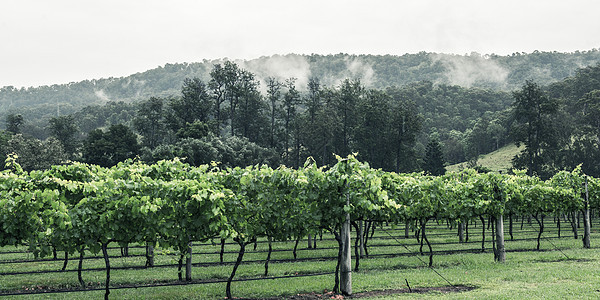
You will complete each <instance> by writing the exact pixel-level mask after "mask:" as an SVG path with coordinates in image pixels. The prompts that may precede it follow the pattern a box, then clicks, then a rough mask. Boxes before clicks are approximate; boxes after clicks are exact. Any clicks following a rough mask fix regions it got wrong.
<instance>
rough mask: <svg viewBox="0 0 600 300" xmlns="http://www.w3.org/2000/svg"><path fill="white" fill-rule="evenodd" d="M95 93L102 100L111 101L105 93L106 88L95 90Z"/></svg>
mask: <svg viewBox="0 0 600 300" xmlns="http://www.w3.org/2000/svg"><path fill="white" fill-rule="evenodd" d="M94 94H95V95H96V97H98V98H100V100H102V101H104V102H109V101H110V98H108V96H107V95H106V94H105V93H104V90H95V91H94Z"/></svg>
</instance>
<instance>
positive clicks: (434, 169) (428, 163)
mask: <svg viewBox="0 0 600 300" xmlns="http://www.w3.org/2000/svg"><path fill="white" fill-rule="evenodd" d="M444 163H445V162H444V156H443V154H442V145H441V144H440V141H439V139H438V137H437V135H435V134H434V135H432V136H431V137H430V139H429V143H427V148H426V151H425V160H424V163H423V171H425V173H427V174H428V175H433V176H440V175H444V174H445V173H446V167H444Z"/></svg>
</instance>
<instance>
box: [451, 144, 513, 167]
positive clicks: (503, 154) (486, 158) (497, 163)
mask: <svg viewBox="0 0 600 300" xmlns="http://www.w3.org/2000/svg"><path fill="white" fill-rule="evenodd" d="M523 149H524V146H521V147H517V145H515V144H509V145H506V146H504V147H502V148H500V149H498V150H496V151H494V152H490V153H488V154H484V155H481V156H479V159H478V160H477V165H479V166H482V167H486V168H488V169H490V170H492V171H496V172H498V171H501V172H502V173H506V172H508V171H510V170H511V169H512V168H513V166H512V159H513V157H515V155H517V154H519V153H520V152H521V151H522V150H523ZM468 165H469V163H468V162H462V163H458V164H454V165H450V166H447V167H446V170H448V171H459V170H462V169H465V168H467V167H468Z"/></svg>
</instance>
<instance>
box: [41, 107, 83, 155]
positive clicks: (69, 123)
mask: <svg viewBox="0 0 600 300" xmlns="http://www.w3.org/2000/svg"><path fill="white" fill-rule="evenodd" d="M48 130H49V131H50V136H52V137H54V138H55V139H57V140H58V141H60V143H61V145H62V146H63V149H64V150H65V152H66V153H67V154H68V155H69V156H71V157H72V156H73V154H74V153H75V151H76V149H77V146H78V141H77V140H76V138H75V137H76V134H77V132H78V128H77V125H76V124H75V119H74V117H73V116H71V115H67V116H60V117H53V118H51V119H50V121H48Z"/></svg>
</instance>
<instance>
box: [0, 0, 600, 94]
mask: <svg viewBox="0 0 600 300" xmlns="http://www.w3.org/2000/svg"><path fill="white" fill-rule="evenodd" d="M599 12H600V1H598V0H544V1H542V0H502V1H499V0H497V1H489V0H364V1H362V0H304V1H302V0H300V1H298V0H296V1H287V0H207V1H200V0H198V1H192V0H189V1H187V0H169V1H166V0H139V1H138V0H102V1H99V0H0V87H2V86H7V85H12V86H15V87H23V86H24V87H29V86H39V85H51V84H61V83H68V82H71V81H81V80H84V79H94V78H106V77H111V76H113V77H120V76H126V75H130V74H133V73H136V72H143V71H145V70H148V69H151V68H155V67H157V66H162V65H164V64H166V63H178V62H197V61H202V60H203V59H215V58H224V57H228V58H240V59H252V58H257V57H260V56H270V55H273V54H289V53H297V54H311V53H317V54H335V53H350V54H395V55H402V54H405V53H416V52H419V51H427V52H443V53H457V54H465V53H470V52H473V51H474V52H479V53H481V54H491V53H496V54H501V55H506V54H510V53H514V52H532V51H534V50H540V51H559V52H571V51H575V50H590V49H592V48H600V17H599V15H598V13H599Z"/></svg>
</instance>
